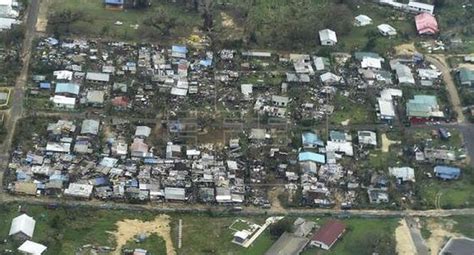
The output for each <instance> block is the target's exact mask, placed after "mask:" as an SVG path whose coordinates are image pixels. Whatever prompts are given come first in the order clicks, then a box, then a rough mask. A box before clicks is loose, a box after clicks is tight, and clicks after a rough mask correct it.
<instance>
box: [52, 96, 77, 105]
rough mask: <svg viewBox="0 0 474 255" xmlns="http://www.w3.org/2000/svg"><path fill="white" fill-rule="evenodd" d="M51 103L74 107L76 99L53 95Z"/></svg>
mask: <svg viewBox="0 0 474 255" xmlns="http://www.w3.org/2000/svg"><path fill="white" fill-rule="evenodd" d="M52 101H53V103H55V104H63V105H72V106H74V105H75V104H76V99H75V98H73V97H66V96H60V95H55V96H54V97H53V100H52Z"/></svg>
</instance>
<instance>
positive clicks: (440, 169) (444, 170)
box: [434, 166, 461, 180]
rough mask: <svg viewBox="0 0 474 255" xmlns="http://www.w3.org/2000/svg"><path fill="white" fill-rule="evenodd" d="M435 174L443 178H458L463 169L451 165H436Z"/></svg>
mask: <svg viewBox="0 0 474 255" xmlns="http://www.w3.org/2000/svg"><path fill="white" fill-rule="evenodd" d="M434 173H435V176H436V177H438V178H440V179H443V180H456V179H458V178H459V176H461V169H460V168H457V167H450V166H435V168H434Z"/></svg>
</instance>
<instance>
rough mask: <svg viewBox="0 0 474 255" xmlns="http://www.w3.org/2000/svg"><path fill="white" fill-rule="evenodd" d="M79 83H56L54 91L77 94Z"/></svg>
mask: <svg viewBox="0 0 474 255" xmlns="http://www.w3.org/2000/svg"><path fill="white" fill-rule="evenodd" d="M79 89H80V87H79V85H77V84H74V83H58V84H56V89H55V91H54V93H69V94H75V95H79Z"/></svg>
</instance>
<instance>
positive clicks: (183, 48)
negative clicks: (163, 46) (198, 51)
mask: <svg viewBox="0 0 474 255" xmlns="http://www.w3.org/2000/svg"><path fill="white" fill-rule="evenodd" d="M171 51H174V52H178V53H182V54H186V53H188V49H187V48H186V46H180V45H173V47H171Z"/></svg>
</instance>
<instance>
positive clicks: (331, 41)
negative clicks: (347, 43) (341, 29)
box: [319, 29, 337, 46]
mask: <svg viewBox="0 0 474 255" xmlns="http://www.w3.org/2000/svg"><path fill="white" fill-rule="evenodd" d="M319 39H320V41H321V45H329V46H333V45H336V43H337V36H336V32H334V31H332V30H331V29H323V30H321V31H319Z"/></svg>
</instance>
